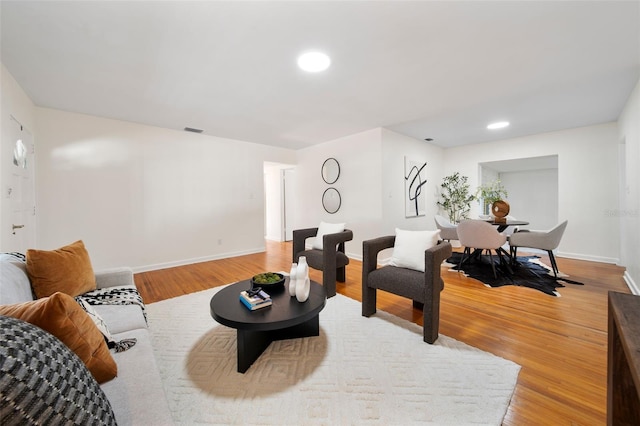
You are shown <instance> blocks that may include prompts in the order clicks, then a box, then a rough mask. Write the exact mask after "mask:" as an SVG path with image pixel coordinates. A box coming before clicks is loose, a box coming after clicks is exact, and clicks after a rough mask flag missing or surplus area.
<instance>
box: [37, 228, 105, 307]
mask: <svg viewBox="0 0 640 426" xmlns="http://www.w3.org/2000/svg"><path fill="white" fill-rule="evenodd" d="M27 275H28V276H29V279H30V280H31V287H32V288H33V292H34V293H35V295H36V298H38V299H39V298H41V297H47V296H51V295H52V294H53V293H55V292H57V291H60V292H62V293H66V294H68V295H69V296H74V297H75V296H79V295H81V294H82V293H86V292H87V291H91V290H95V289H96V277H95V275H94V274H93V267H92V266H91V259H89V253H87V250H86V249H85V247H84V243H83V242H82V241H76V242H75V243H72V244H69V245H68V246H64V247H61V248H59V249H57V250H34V249H29V250H27Z"/></svg>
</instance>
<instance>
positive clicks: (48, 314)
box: [0, 293, 118, 383]
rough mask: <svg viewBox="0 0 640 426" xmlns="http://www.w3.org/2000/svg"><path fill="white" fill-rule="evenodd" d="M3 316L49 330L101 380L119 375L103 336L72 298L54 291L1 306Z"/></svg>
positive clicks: (0, 310) (99, 381)
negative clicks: (43, 296) (49, 294)
mask: <svg viewBox="0 0 640 426" xmlns="http://www.w3.org/2000/svg"><path fill="white" fill-rule="evenodd" d="M0 315H5V316H8V317H13V318H18V319H21V320H23V321H26V322H28V323H31V324H33V325H35V326H38V327H40V328H41V329H43V330H45V331H48V332H49V333H51V334H53V335H54V336H56V337H57V338H58V339H60V340H61V341H62V343H64V344H65V345H67V347H68V348H69V349H71V350H72V351H73V352H75V354H76V355H78V357H79V358H80V359H81V360H82V362H84V364H85V365H86V366H87V368H88V369H89V371H91V374H92V375H93V377H95V379H96V380H97V381H98V383H103V382H106V381H108V380H111V379H113V378H114V377H116V374H117V373H118V367H117V365H116V362H115V361H114V359H113V357H112V356H111V353H110V352H109V348H108V347H107V343H106V341H105V339H104V336H103V335H102V333H101V332H100V330H98V327H96V325H95V324H94V323H93V320H92V319H91V318H90V317H89V315H87V313H86V312H85V311H84V310H83V309H82V307H80V305H79V304H78V303H77V302H76V301H75V300H74V298H73V297H71V296H68V295H66V294H64V293H54V294H53V295H51V296H50V297H45V298H42V299H38V300H33V301H31V302H24V303H17V304H15V305H4V306H0Z"/></svg>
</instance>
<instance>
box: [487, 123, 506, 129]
mask: <svg viewBox="0 0 640 426" xmlns="http://www.w3.org/2000/svg"><path fill="white" fill-rule="evenodd" d="M508 125H509V122H508V121H496V122H495V123H491V124H489V125H488V126H487V129H489V130H496V129H502V128H505V127H507V126H508Z"/></svg>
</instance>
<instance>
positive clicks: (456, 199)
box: [437, 172, 476, 223]
mask: <svg viewBox="0 0 640 426" xmlns="http://www.w3.org/2000/svg"><path fill="white" fill-rule="evenodd" d="M467 180H468V178H467V176H461V175H460V173H458V172H455V173H454V174H452V175H450V176H447V177H445V178H444V179H443V180H442V184H441V185H440V188H441V190H440V198H441V200H439V201H438V202H437V204H438V205H439V206H440V207H442V209H443V210H444V211H445V212H446V213H447V216H448V217H449V221H450V222H451V223H458V222H460V221H461V220H462V219H465V218H466V217H467V216H468V215H469V211H470V210H471V202H472V201H473V200H475V198H476V197H475V196H474V195H473V194H471V193H470V192H469V188H470V187H469V184H468V183H467Z"/></svg>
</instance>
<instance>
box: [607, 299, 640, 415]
mask: <svg viewBox="0 0 640 426" xmlns="http://www.w3.org/2000/svg"><path fill="white" fill-rule="evenodd" d="M608 331H609V335H608V340H609V347H608V357H607V358H608V359H607V424H608V425H615V426H618V425H640V393H639V391H640V296H634V295H632V294H624V293H616V292H609V330H608Z"/></svg>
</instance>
